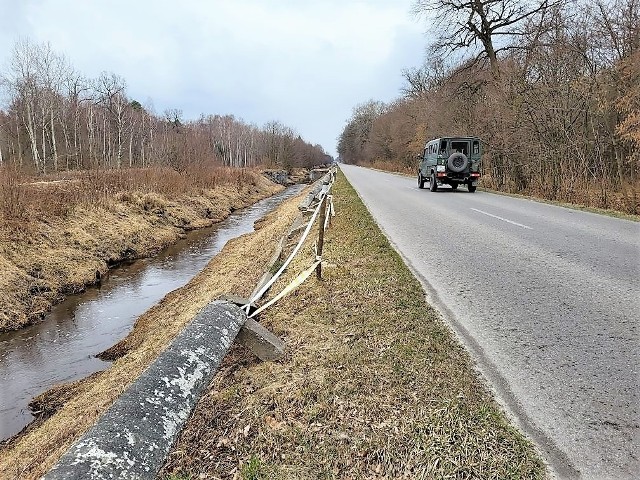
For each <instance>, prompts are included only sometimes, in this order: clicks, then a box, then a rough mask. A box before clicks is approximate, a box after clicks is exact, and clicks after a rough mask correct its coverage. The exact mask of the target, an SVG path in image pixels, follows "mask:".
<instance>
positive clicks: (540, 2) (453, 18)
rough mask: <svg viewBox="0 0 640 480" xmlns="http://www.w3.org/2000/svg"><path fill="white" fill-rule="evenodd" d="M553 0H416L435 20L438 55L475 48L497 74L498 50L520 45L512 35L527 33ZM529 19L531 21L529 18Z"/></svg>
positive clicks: (417, 10) (418, 9)
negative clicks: (527, 28)
mask: <svg viewBox="0 0 640 480" xmlns="http://www.w3.org/2000/svg"><path fill="white" fill-rule="evenodd" d="M551 2H552V0H533V1H527V0H416V3H415V5H414V12H415V13H416V14H418V15H423V16H425V17H426V18H427V21H428V22H430V23H431V24H432V28H431V29H432V31H433V33H434V34H435V37H436V40H435V42H434V43H433V45H432V49H433V51H434V52H435V53H437V54H439V55H442V54H443V55H445V56H447V55H449V54H451V53H454V52H457V51H460V50H463V51H467V50H472V51H474V50H475V51H476V52H477V53H476V61H477V60H480V59H483V58H484V59H488V60H489V63H490V65H491V71H492V73H493V75H494V76H495V77H497V76H498V74H499V65H498V54H499V53H500V52H502V51H505V50H510V49H514V48H518V45H517V44H516V43H517V42H514V41H513V39H514V38H516V37H519V36H521V35H523V34H524V33H525V27H526V26H527V24H528V25H531V24H532V22H531V20H532V18H533V17H534V16H536V15H539V16H544V14H545V12H546V11H547V9H548V8H549V7H550V6H551ZM556 3H557V2H556ZM527 20H529V22H527Z"/></svg>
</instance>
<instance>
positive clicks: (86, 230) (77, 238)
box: [0, 172, 302, 332]
mask: <svg viewBox="0 0 640 480" xmlns="http://www.w3.org/2000/svg"><path fill="white" fill-rule="evenodd" d="M246 178H247V181H245V182H243V183H237V184H223V185H219V186H217V187H216V188H215V189H213V190H202V191H201V192H200V193H199V194H198V195H183V196H173V197H167V196H163V195H159V194H156V193H153V192H146V193H142V192H126V193H120V194H117V195H115V196H114V197H113V198H112V199H111V200H110V201H109V202H108V203H106V204H105V203H104V202H103V203H101V204H100V205H97V206H85V205H78V206H76V207H74V208H73V209H72V211H71V212H70V213H68V214H67V215H66V216H63V217H55V218H40V219H38V221H37V222H31V223H29V224H28V225H23V226H21V227H20V228H12V229H2V231H0V298H2V302H1V303H0V332H3V331H9V330H16V329H20V328H22V327H24V326H26V325H29V324H31V323H34V322H37V321H39V320H40V319H42V318H43V316H44V315H45V314H46V313H47V312H48V311H49V310H50V309H51V306H52V305H53V304H55V303H58V302H60V301H61V300H62V299H64V297H65V296H66V295H68V294H74V293H79V292H82V291H84V289H85V288H86V287H87V286H89V285H95V284H97V283H99V282H100V281H101V279H102V278H103V277H104V276H105V275H108V272H109V269H110V268H112V267H113V266H116V265H118V264H119V263H121V262H124V261H130V260H134V259H138V258H144V257H148V256H152V255H154V254H155V253H157V252H158V251H160V250H161V249H163V248H164V247H166V246H167V245H169V244H172V243H174V242H175V241H177V240H178V239H179V238H183V237H184V234H185V232H186V231H189V230H193V229H197V228H203V227H208V226H211V225H212V224H214V223H217V222H219V221H221V220H223V219H225V218H226V217H228V216H229V215H230V214H231V213H232V212H233V211H234V210H237V209H239V208H242V207H245V206H247V205H250V204H253V203H255V202H256V201H258V200H260V199H262V198H265V197H268V196H270V195H273V194H274V193H276V192H278V191H280V190H282V189H283V188H284V187H283V186H282V185H280V184H277V183H274V182H273V181H271V180H270V179H268V178H266V177H265V176H264V175H261V174H259V173H257V172H248V173H247V174H246ZM301 178H302V177H301ZM52 188H55V187H52Z"/></svg>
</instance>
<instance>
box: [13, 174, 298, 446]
mask: <svg viewBox="0 0 640 480" xmlns="http://www.w3.org/2000/svg"><path fill="white" fill-rule="evenodd" d="M302 188H303V186H302V185H296V186H294V187H291V188H288V189H287V190H285V191H283V192H281V193H279V194H277V195H275V196H273V197H271V198H268V199H266V200H263V201H261V202H258V203H256V204H255V205H253V206H251V207H248V208H246V209H243V210H240V211H238V212H236V213H234V214H233V215H231V216H230V217H229V218H227V219H226V220H225V221H223V222H221V223H219V224H217V225H215V226H214V227H211V228H208V229H204V230H200V231H196V232H191V233H190V234H189V235H188V236H187V238H186V239H184V240H181V241H179V242H178V243H177V244H175V245H173V246H171V247H169V248H167V249H166V250H165V251H163V252H162V253H161V254H159V255H157V256H156V257H154V258H149V259H143V260H139V261H136V262H134V263H132V264H130V265H125V266H122V267H120V268H117V269H115V270H113V271H112V272H111V274H110V275H109V276H108V277H107V278H106V279H105V280H104V281H103V283H102V285H101V286H100V288H94V289H89V290H87V292H86V293H83V294H82V295H76V296H72V297H69V298H68V299H67V300H65V301H64V302H62V303H61V304H59V305H57V306H55V307H54V308H53V310H52V311H51V313H50V314H49V315H47V317H46V318H45V320H44V321H43V322H41V323H38V324H37V325H33V326H31V327H28V328H26V329H23V330H20V331H18V332H10V333H5V334H0V440H1V439H4V438H7V437H10V436H11V435H14V434H15V433H17V432H18V431H20V430H21V429H22V428H23V427H24V426H25V425H27V424H28V423H29V422H30V421H31V420H32V419H33V417H32V416H31V413H30V412H29V410H28V408H27V404H28V403H29V401H30V400H31V399H32V398H33V397H34V396H36V395H38V394H40V393H42V392H43V391H45V390H47V389H48V388H49V387H51V386H53V385H55V384H57V383H66V382H70V381H73V380H78V379H80V378H84V377H86V376H87V375H89V374H91V373H94V372H97V371H99V370H103V369H105V368H107V367H108V365H109V364H108V363H107V362H103V361H102V360H100V359H98V358H96V357H95V355H96V354H98V353H100V352H101V351H103V350H105V349H107V348H109V347H110V346H111V345H113V344H114V343H116V342H118V341H119V340H121V339H122V338H124V337H125V336H126V335H127V334H128V333H129V331H130V330H131V327H132V326H133V324H134V322H135V320H136V318H137V317H138V316H139V315H140V314H142V313H144V312H145V311H146V310H148V309H149V307H151V306H152V305H154V304H155V303H157V302H158V301H159V300H161V299H162V298H163V297H164V296H165V295H166V294H167V293H169V292H170V291H172V290H175V289H176V288H178V287H181V286H182V285H184V284H186V283H187V282H188V281H189V280H191V278H193V276H194V275H195V274H196V273H198V272H199V271H200V270H202V268H204V266H205V265H206V264H207V263H208V262H209V261H210V260H211V258H212V257H213V256H214V255H216V254H217V253H218V252H220V250H221V249H222V247H223V246H224V245H225V244H226V243H227V242H228V241H229V240H231V239H233V238H236V237H238V236H240V235H243V234H245V233H249V232H252V231H253V224H254V222H255V221H256V220H258V219H260V218H262V217H263V216H264V215H265V214H267V213H268V212H270V211H271V210H273V209H274V208H275V207H276V206H277V205H279V204H280V203H281V202H282V201H283V200H284V199H286V198H289V197H291V196H293V195H295V194H297V193H298V192H299V191H300V190H301V189H302Z"/></svg>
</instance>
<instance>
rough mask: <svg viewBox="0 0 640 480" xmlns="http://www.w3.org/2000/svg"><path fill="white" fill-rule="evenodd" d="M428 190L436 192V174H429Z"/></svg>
mask: <svg viewBox="0 0 640 480" xmlns="http://www.w3.org/2000/svg"><path fill="white" fill-rule="evenodd" d="M429 190H431V191H432V192H437V191H438V184H437V183H436V174H435V173H432V174H431V181H430V184H429Z"/></svg>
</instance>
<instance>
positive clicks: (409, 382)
mask: <svg viewBox="0 0 640 480" xmlns="http://www.w3.org/2000/svg"><path fill="white" fill-rule="evenodd" d="M334 195H335V204H336V210H337V216H336V217H335V219H334V221H333V226H332V228H331V230H330V231H329V232H328V234H327V236H326V237H325V245H324V258H325V262H326V263H325V267H324V268H323V280H322V281H318V280H316V278H315V276H313V275H312V276H311V277H310V278H309V279H308V280H307V282H306V283H304V284H303V285H302V286H301V287H300V288H299V290H298V291H296V292H295V293H294V294H291V295H289V296H288V297H285V298H284V299H283V300H281V301H280V302H279V303H278V304H276V305H275V306H273V307H271V308H270V309H268V310H266V311H265V312H264V313H263V314H262V316H261V319H260V320H261V323H263V324H265V325H266V326H268V327H269V328H270V329H272V331H274V332H275V333H276V334H277V335H279V336H280V337H282V338H284V339H286V342H287V350H286V355H285V357H284V358H283V359H281V360H279V361H277V362H273V363H259V362H257V361H256V360H255V359H254V358H253V357H251V354H249V353H248V352H247V351H245V350H243V349H242V348H240V347H238V346H235V347H234V348H233V349H232V351H231V352H230V353H229V354H228V355H227V357H226V359H225V361H224V363H223V366H222V367H221V370H220V371H219V373H218V375H217V376H216V378H215V379H214V381H213V382H212V385H211V386H210V389H209V391H208V392H207V393H206V394H205V396H204V397H203V398H202V399H201V401H200V403H199V404H198V406H197V408H196V410H195V412H194V414H193V416H192V418H191V419H190V420H189V422H188V425H187V427H186V428H185V430H184V431H183V432H182V434H181V437H180V439H179V441H178V442H177V444H176V445H175V447H174V449H173V451H172V452H171V454H170V456H169V458H168V461H167V463H166V465H165V467H164V469H163V471H162V472H161V473H162V474H161V477H162V478H172V479H175V478H181V479H196V478H208V479H216V478H229V479H232V478H233V479H272V478H273V479H276V478H277V479H312V478H318V479H331V478H336V479H337V478H339V479H367V478H370V479H374V478H377V479H382V478H407V479H419V478H457V479H467V478H468V479H471V478H496V479H498V478H499V479H508V478H512V479H516V478H517V479H525V478H531V479H535V478H545V477H546V472H545V469H544V466H543V464H542V462H541V460H540V458H539V457H538V456H537V454H536V452H535V450H534V448H533V447H532V445H531V444H530V443H529V442H528V441H527V440H526V439H525V438H523V436H522V434H520V433H519V432H518V431H516V430H515V429H514V428H513V427H512V426H511V425H510V424H509V423H508V421H507V420H506V418H505V416H504V414H503V413H502V412H501V410H500V408H499V407H498V406H497V404H496V403H495V401H494V400H493V399H492V397H491V395H490V393H489V392H488V391H487V389H486V387H485V386H484V385H483V383H482V381H481V379H480V378H478V375H477V373H476V372H475V371H474V369H473V367H472V362H471V360H470V359H469V357H468V356H467V354H466V353H465V351H464V350H463V348H462V347H461V346H460V345H459V344H458V342H457V341H456V340H455V338H454V336H453V334H452V333H451V331H450V330H449V328H448V327H447V326H446V325H445V324H444V323H443V322H442V320H441V319H440V317H439V316H438V315H437V313H436V312H435V311H434V310H433V309H432V308H431V307H429V305H427V304H426V302H425V299H424V293H423V291H422V288H421V286H420V284H419V283H418V281H417V280H416V279H415V278H414V277H413V275H412V274H411V272H410V271H409V270H408V269H407V267H406V266H405V265H404V264H403V262H402V260H401V258H400V257H399V255H398V254H397V253H396V252H395V251H394V250H393V249H392V248H391V247H390V245H389V243H388V241H387V240H386V238H385V237H384V236H383V234H382V233H381V232H380V231H379V229H378V228H377V227H376V225H375V223H374V222H373V220H372V219H371V217H370V216H369V214H368V212H367V211H366V208H365V207H364V206H363V204H362V203H361V202H360V200H359V199H358V197H357V195H356V194H355V192H354V191H353V189H352V188H351V187H350V186H348V184H347V183H346V181H345V180H344V177H343V176H342V175H339V177H338V182H337V183H336V185H335V187H334ZM311 242H312V241H311ZM304 251H305V255H302V256H300V258H296V259H295V260H294V262H293V263H292V264H291V267H290V268H289V269H288V273H287V275H286V276H287V278H284V279H282V280H280V281H279V282H278V284H276V285H274V287H273V289H272V290H273V292H274V293H273V294H275V292H277V291H279V290H280V289H281V288H282V287H283V286H284V284H285V283H286V282H288V281H290V280H291V278H292V277H293V276H294V275H296V274H297V272H300V271H301V270H302V269H304V268H306V267H308V266H309V265H310V264H311V263H312V261H313V254H312V248H311V245H307V246H306V247H305V249H304ZM273 294H272V295H273Z"/></svg>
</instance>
